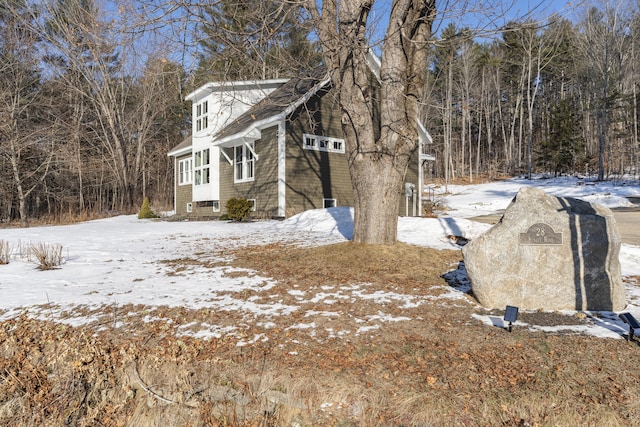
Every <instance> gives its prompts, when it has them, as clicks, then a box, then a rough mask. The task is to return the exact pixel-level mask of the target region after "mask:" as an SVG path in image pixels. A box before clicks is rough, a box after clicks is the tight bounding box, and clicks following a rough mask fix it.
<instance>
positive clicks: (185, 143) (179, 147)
mask: <svg viewBox="0 0 640 427" xmlns="http://www.w3.org/2000/svg"><path fill="white" fill-rule="evenodd" d="M187 147H191V135H189V136H188V137H186V138H185V139H184V140H183V141H182V142H181V143H180V144H178V145H176V146H175V147H173V148H172V149H171V150H169V155H171V153H173V152H176V151H180V150H182V149H184V148H187Z"/></svg>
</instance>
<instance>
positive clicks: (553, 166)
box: [538, 99, 585, 175]
mask: <svg viewBox="0 0 640 427" xmlns="http://www.w3.org/2000/svg"><path fill="white" fill-rule="evenodd" d="M549 129H550V132H549V137H548V138H547V139H546V140H544V141H543V142H542V144H541V147H540V152H539V153H538V164H539V165H542V166H544V167H545V169H546V170H553V172H554V174H555V175H558V174H561V173H563V172H564V173H566V172H569V171H574V172H575V171H577V170H578V168H579V167H580V166H581V165H582V163H583V162H584V159H585V157H584V142H583V141H582V139H581V138H580V135H581V131H580V125H579V122H578V121H577V118H576V112H575V108H574V106H573V104H572V103H571V101H570V100H568V99H562V100H560V101H559V102H558V103H557V104H556V105H555V106H554V107H553V108H552V109H551V112H550V117H549Z"/></svg>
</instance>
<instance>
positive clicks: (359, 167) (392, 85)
mask: <svg viewBox="0 0 640 427" xmlns="http://www.w3.org/2000/svg"><path fill="white" fill-rule="evenodd" d="M372 6H373V0H352V1H349V2H338V1H337V0H329V1H323V2H322V3H321V4H319V3H318V2H316V1H315V0H308V2H307V9H308V10H309V11H310V13H311V14H312V15H313V17H314V18H315V20H316V23H317V28H318V35H319V38H320V42H321V44H322V49H323V55H324V59H325V63H326V65H327V66H328V68H329V73H330V76H331V80H332V83H333V84H334V86H335V88H336V91H337V93H338V101H339V104H340V109H341V113H342V128H343V131H344V134H345V139H346V148H347V155H348V161H349V169H350V172H351V180H352V182H353V187H354V210H355V220H354V234H353V240H354V241H355V242H360V243H372V244H392V243H394V242H395V241H396V238H397V227H398V207H399V204H400V194H401V192H402V191H403V188H402V183H403V181H404V178H405V174H406V171H407V167H408V165H409V159H410V157H411V154H412V153H414V152H415V150H416V148H417V147H418V129H417V120H418V101H419V100H421V99H422V98H423V92H424V77H425V74H426V65H427V47H428V46H427V44H428V41H429V38H430V36H431V24H432V22H433V19H434V18H435V0H394V1H393V2H392V4H391V14H390V17H389V26H388V28H387V32H386V36H385V40H384V44H383V46H382V58H381V67H380V76H379V90H378V89H377V86H378V83H376V79H375V77H374V76H373V74H372V70H371V68H370V62H369V57H368V54H369V44H368V40H367V38H366V30H367V19H368V16H369V12H370V11H371V8H372ZM336 23H337V25H336Z"/></svg>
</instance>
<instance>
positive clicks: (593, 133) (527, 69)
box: [422, 3, 640, 181]
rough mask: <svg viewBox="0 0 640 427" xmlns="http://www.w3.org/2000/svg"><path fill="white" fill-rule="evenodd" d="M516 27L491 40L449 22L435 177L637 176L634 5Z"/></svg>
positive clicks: (431, 119)
mask: <svg viewBox="0 0 640 427" xmlns="http://www.w3.org/2000/svg"><path fill="white" fill-rule="evenodd" d="M580 12H581V13H582V18H581V19H580V20H578V21H575V22H572V21H569V20H567V19H558V18H555V19H551V20H549V21H548V22H545V23H540V22H534V21H531V20H527V21H523V22H512V23H510V24H508V25H507V26H505V28H502V29H501V30H500V32H499V33H498V37H497V38H496V39H495V40H491V41H483V42H481V41H478V40H474V38H473V36H472V31H471V29H468V28H459V27H457V26H456V25H455V24H450V25H449V26H448V27H446V28H445V29H444V31H443V32H442V37H441V38H440V40H439V41H438V42H437V44H436V46H435V47H434V50H433V56H432V62H431V64H430V71H429V74H430V82H429V90H428V96H427V98H426V99H425V108H424V110H423V111H422V114H423V117H424V120H425V123H428V127H429V130H430V132H431V134H432V136H433V137H434V140H435V142H436V145H435V147H434V148H435V151H436V153H437V154H438V159H439V161H438V162H437V163H436V169H437V174H438V176H441V177H445V178H447V179H457V178H466V179H468V180H470V181H472V180H473V179H474V178H476V177H478V176H479V175H487V176H489V177H496V176H498V175H500V174H518V175H523V176H527V177H531V174H532V173H536V172H538V173H540V172H544V173H552V174H563V173H567V174H583V175H587V174H589V175H597V178H598V179H600V180H602V179H606V178H610V177H618V176H621V175H623V174H631V175H633V176H635V177H637V176H638V174H639V173H640V157H639V156H640V146H639V145H638V120H639V116H638V94H637V91H638V85H639V83H640V74H639V73H638V71H639V70H638V67H639V64H640V56H639V55H638V53H639V52H638V48H637V45H638V43H639V42H640V38H639V36H640V15H638V12H637V9H633V8H631V5H629V9H626V7H625V8H615V7H611V6H610V5H609V4H608V3H607V4H606V5H605V6H603V7H602V8H596V7H591V8H586V9H584V10H582V11H580Z"/></svg>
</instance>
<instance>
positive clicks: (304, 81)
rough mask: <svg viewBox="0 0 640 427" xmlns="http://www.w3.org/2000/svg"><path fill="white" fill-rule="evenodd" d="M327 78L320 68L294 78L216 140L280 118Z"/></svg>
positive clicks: (235, 121) (252, 108) (222, 131)
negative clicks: (262, 122) (264, 121)
mask: <svg viewBox="0 0 640 427" xmlns="http://www.w3.org/2000/svg"><path fill="white" fill-rule="evenodd" d="M326 78H327V71H326V68H325V67H318V68H317V69H316V70H314V71H313V72H312V73H311V74H310V75H308V76H306V77H296V78H292V79H291V80H289V81H288V82H286V83H285V84H283V85H282V86H281V87H279V88H278V89H276V90H274V91H273V92H271V93H270V94H269V95H267V96H266V97H265V98H264V99H263V100H262V101H260V102H258V103H257V104H256V105H254V106H253V107H251V108H250V109H249V110H247V111H246V112H245V113H244V114H242V115H241V116H240V117H238V118H237V119H235V120H234V121H233V122H231V123H230V124H229V125H228V126H226V127H224V128H223V129H222V130H221V131H220V132H218V133H217V134H216V135H215V136H214V140H220V139H223V138H226V137H229V136H232V135H235V134H238V133H240V132H242V131H244V130H246V129H248V128H249V127H250V126H251V125H252V124H254V123H257V122H260V121H262V120H266V119H269V118H271V117H275V116H278V115H279V114H281V113H283V112H284V111H285V110H286V109H287V108H288V107H290V106H291V105H294V104H296V102H298V101H300V100H301V99H302V98H303V97H304V96H305V95H307V94H308V93H309V92H310V91H311V90H313V89H314V88H315V87H316V86H317V85H318V83H320V82H322V81H324V80H325V79H326Z"/></svg>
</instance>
